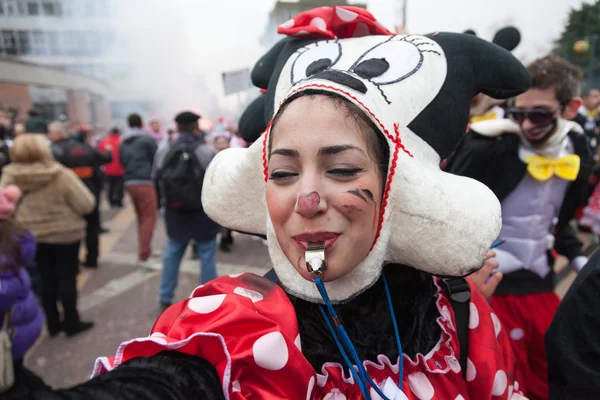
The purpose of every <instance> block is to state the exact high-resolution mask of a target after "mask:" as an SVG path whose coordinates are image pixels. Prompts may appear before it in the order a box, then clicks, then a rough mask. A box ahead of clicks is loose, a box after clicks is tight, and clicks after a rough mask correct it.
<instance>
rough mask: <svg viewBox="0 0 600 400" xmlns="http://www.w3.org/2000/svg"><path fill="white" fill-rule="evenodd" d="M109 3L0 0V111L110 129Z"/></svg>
mask: <svg viewBox="0 0 600 400" xmlns="http://www.w3.org/2000/svg"><path fill="white" fill-rule="evenodd" d="M113 1H115V0H0V108H11V109H18V111H19V119H24V118H26V112H27V110H28V109H29V108H31V107H36V108H38V109H39V110H40V111H41V112H42V114H43V116H44V117H45V118H47V119H49V120H51V119H58V118H61V119H66V120H68V121H70V123H71V124H72V125H74V126H77V125H80V124H93V125H96V126H97V127H98V128H99V129H103V130H104V129H108V128H109V127H110V124H111V115H110V105H109V96H110V85H109V84H108V83H107V78H109V77H110V74H111V72H112V71H113V70H115V69H118V68H115V66H114V65H112V64H108V63H107V62H106V57H105V51H106V50H107V49H108V48H109V47H110V46H111V45H112V41H113V32H112V28H111V24H110V23H109V18H110V15H111V5H112V3H113ZM117 72H118V71H117Z"/></svg>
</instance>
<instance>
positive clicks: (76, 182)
mask: <svg viewBox="0 0 600 400" xmlns="http://www.w3.org/2000/svg"><path fill="white" fill-rule="evenodd" d="M28 115H29V118H28V119H27V120H26V122H25V123H24V124H19V123H16V124H12V125H11V124H10V123H8V120H7V119H6V118H3V119H2V120H1V121H0V130H1V133H2V138H1V142H0V143H1V147H0V149H2V151H1V152H0V153H1V155H2V159H1V160H0V161H1V168H2V170H1V175H0V187H1V188H4V189H0V190H1V191H2V193H1V194H0V214H1V218H0V225H1V227H0V249H1V250H0V253H1V254H2V269H1V270H0V278H1V281H0V312H2V313H3V314H4V317H5V318H4V321H7V322H8V320H9V319H10V323H11V329H12V330H11V331H12V332H15V335H14V337H12V338H11V341H12V343H13V344H12V349H13V350H12V353H13V357H12V362H14V366H11V369H12V370H13V371H14V374H15V376H16V379H17V381H18V383H19V384H21V383H22V382H26V386H27V387H29V389H32V388H37V389H40V388H44V387H46V386H45V385H44V384H43V381H42V380H41V379H40V378H38V377H36V376H35V375H34V374H33V373H32V372H31V371H29V370H27V369H26V368H25V367H24V365H23V356H24V354H25V352H26V351H27V350H28V349H29V348H30V347H31V346H32V345H33V343H34V342H35V341H36V340H37V339H38V338H39V337H40V335H41V334H42V327H43V325H44V320H45V326H46V329H47V332H48V336H49V337H51V338H53V337H55V336H57V335H58V334H60V333H61V332H64V333H65V334H66V336H67V337H71V336H74V335H77V334H80V333H82V332H85V331H87V330H88V329H91V328H92V327H93V325H94V324H93V322H88V321H82V320H81V319H80V316H79V313H78V311H77V280H76V278H77V275H78V273H79V271H80V267H85V268H92V269H95V268H98V266H99V261H100V260H99V254H100V252H99V250H100V240H99V236H100V234H102V233H104V232H106V231H107V230H106V229H104V228H102V226H101V219H100V204H101V202H102V201H103V199H101V195H102V193H104V192H106V202H107V203H108V204H109V205H110V207H112V208H122V207H123V206H124V204H125V201H124V197H125V193H127V194H128V195H129V199H130V201H131V203H132V204H133V208H134V210H135V214H136V219H137V224H138V239H139V240H138V243H139V246H138V247H139V251H138V265H139V266H140V267H147V264H148V260H149V258H150V256H151V255H152V250H151V241H152V235H153V232H154V230H155V225H156V222H157V217H158V214H159V213H161V209H162V210H163V214H164V215H165V221H166V227H167V233H168V236H169V241H168V244H167V246H166V249H165V250H164V256H163V257H164V268H163V276H162V280H161V284H160V290H159V296H158V297H159V299H160V300H159V305H160V307H162V308H163V309H164V308H167V307H168V306H170V305H171V301H172V297H173V293H174V291H175V288H176V285H177V279H178V273H179V265H180V263H181V260H182V258H183V254H184V252H185V250H186V248H187V246H188V243H192V244H193V247H194V249H195V254H197V255H198V256H199V259H200V263H201V264H200V265H201V271H202V272H201V276H200V283H206V282H208V281H210V280H212V279H214V278H216V276H217V272H216V253H217V235H218V234H219V233H220V232H221V229H222V228H221V227H220V226H219V225H217V224H216V223H214V222H213V221H211V220H210V218H208V217H207V216H206V214H205V213H204V212H203V211H202V206H201V203H200V202H199V199H200V192H198V193H194V192H192V193H191V194H192V195H193V199H194V200H195V199H198V201H194V202H193V204H191V205H190V207H185V204H175V203H174V202H177V201H178V199H177V198H173V196H177V195H178V194H180V193H179V189H180V186H181V185H182V184H184V185H185V183H186V182H187V181H191V182H193V183H197V182H199V183H200V188H199V190H200V191H201V183H202V176H198V175H194V173H197V171H192V172H193V173H192V175H186V174H187V173H188V172H189V171H187V170H186V169H185V168H184V169H183V170H182V169H181V168H182V164H181V163H180V162H179V161H180V160H181V156H182V150H183V151H186V148H185V146H188V145H190V146H192V147H191V149H193V150H191V151H190V155H192V156H193V157H194V159H197V160H198V163H199V168H198V171H203V170H204V169H206V167H207V165H208V163H209V162H210V161H211V159H212V157H213V156H214V154H216V152H218V151H220V150H223V149H224V148H227V147H229V141H230V140H231V137H236V136H235V135H234V134H233V126H225V125H224V124H220V125H218V129H217V131H218V133H216V137H218V139H216V140H212V138H211V137H209V133H207V132H203V131H200V129H199V125H198V121H199V119H200V116H199V115H196V114H194V113H191V112H183V113H181V114H180V115H179V116H177V117H176V118H175V122H176V124H177V127H178V131H177V134H174V131H171V132H170V133H164V132H163V131H162V130H161V126H160V124H159V122H158V121H157V120H152V121H151V124H150V129H148V130H146V129H145V127H144V124H143V121H142V117H141V116H140V115H138V114H131V115H130V116H129V117H128V120H127V124H128V129H127V130H126V132H125V133H124V134H121V131H120V130H119V129H117V128H113V129H111V130H110V131H109V132H108V133H107V134H106V136H105V137H103V138H99V140H97V145H94V141H95V139H96V138H95V137H94V136H95V135H94V134H93V130H92V129H91V127H90V126H80V127H79V128H78V129H77V130H75V131H74V132H69V131H68V130H67V128H66V124H65V123H64V122H62V121H53V122H47V121H45V120H43V118H42V117H41V116H40V115H39V113H38V112H37V111H36V110H32V111H30V112H29V114H28ZM21 128H23V129H21ZM28 129H31V130H32V131H31V132H30V131H29V130H28ZM208 140H210V143H209V142H208ZM180 143H181V144H182V146H184V147H181V148H179V147H178V146H179V144H180ZM242 145H243V146H245V142H244V143H243V144H242ZM175 148H177V149H175ZM173 171H174V173H173ZM165 174H166V175H169V174H170V175H169V176H166V175H165ZM173 188H175V189H173ZM187 190H189V189H187ZM184 194H185V192H184ZM196 195H197V196H196ZM184 200H186V199H184ZM17 204H18V207H16V205H17ZM231 243H232V238H231V231H229V230H224V236H223V240H222V244H221V248H222V249H223V248H224V249H225V251H230V246H231ZM81 249H85V256H84V258H83V260H81V259H80V250H81ZM156 254H158V255H160V253H159V252H156ZM32 279H33V280H34V283H35V284H32ZM38 299H39V300H38ZM38 301H39V303H41V307H40V306H39V305H38V304H39V303H38ZM59 303H60V305H61V307H60V311H59V308H58V304H59ZM61 314H62V315H61ZM6 316H8V318H6ZM17 386H19V385H17ZM0 389H3V388H2V382H0ZM12 393H13V395H15V396H16V395H17V394H18V393H20V389H15V390H14V391H13V392H12Z"/></svg>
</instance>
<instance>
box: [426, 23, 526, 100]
mask: <svg viewBox="0 0 600 400" xmlns="http://www.w3.org/2000/svg"><path fill="white" fill-rule="evenodd" d="M428 36H429V37H430V38H431V39H432V40H434V41H436V42H437V43H438V44H439V45H440V46H441V47H442V49H443V50H444V53H445V54H446V59H447V62H448V76H447V77H446V82H459V81H462V82H461V85H462V87H463V91H466V92H467V93H466V94H467V95H468V97H469V102H470V99H471V98H472V97H473V96H474V95H476V94H477V93H480V92H481V93H484V94H487V95H488V96H490V97H493V98H495V99H507V98H509V97H513V96H516V95H518V94H520V93H523V92H524V91H526V90H527V89H528V88H529V86H530V85H531V75H530V74H529V72H528V71H527V69H526V68H525V66H523V64H522V63H521V62H520V61H519V60H517V59H516V58H515V57H514V56H513V55H512V54H511V53H510V52H509V51H508V50H506V49H504V48H502V47H500V46H496V45H495V44H492V43H490V42H488V41H486V40H483V39H479V38H477V37H474V36H472V35H465V34H460V33H445V32H444V33H438V34H434V35H428ZM467 71H468V73H465V72H467Z"/></svg>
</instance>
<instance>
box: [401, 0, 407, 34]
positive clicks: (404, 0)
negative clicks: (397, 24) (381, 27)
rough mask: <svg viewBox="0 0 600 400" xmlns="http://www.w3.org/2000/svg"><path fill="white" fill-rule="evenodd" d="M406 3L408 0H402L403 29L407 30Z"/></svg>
mask: <svg viewBox="0 0 600 400" xmlns="http://www.w3.org/2000/svg"><path fill="white" fill-rule="evenodd" d="M406 3H408V0H402V27H403V28H404V29H406Z"/></svg>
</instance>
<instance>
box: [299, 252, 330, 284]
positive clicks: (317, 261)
mask: <svg viewBox="0 0 600 400" xmlns="http://www.w3.org/2000/svg"><path fill="white" fill-rule="evenodd" d="M304 259H305V260H306V268H307V269H308V272H310V273H311V275H312V277H313V279H316V278H318V277H319V276H322V275H323V272H325V271H326V270H327V262H326V261H325V247H324V246H323V245H309V246H308V249H306V252H305V253H304Z"/></svg>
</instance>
